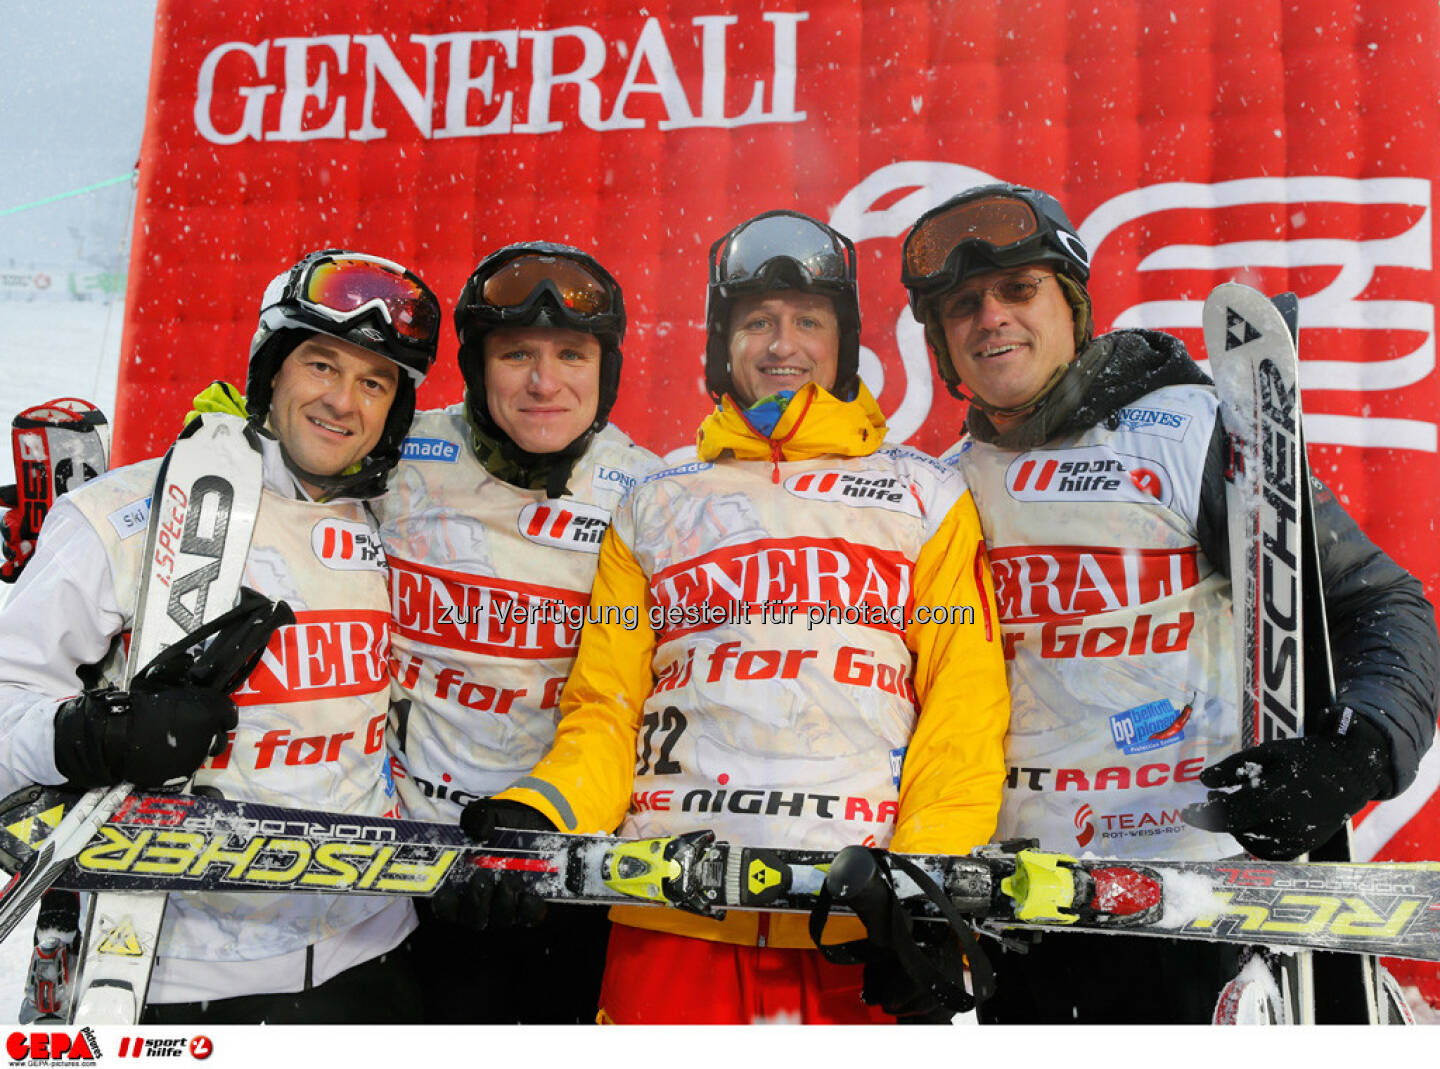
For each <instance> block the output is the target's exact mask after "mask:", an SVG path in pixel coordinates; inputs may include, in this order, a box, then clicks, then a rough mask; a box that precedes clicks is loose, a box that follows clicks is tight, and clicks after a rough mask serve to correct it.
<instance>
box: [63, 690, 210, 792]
mask: <svg viewBox="0 0 1440 1069" xmlns="http://www.w3.org/2000/svg"><path fill="white" fill-rule="evenodd" d="M237 720H238V716H237V714H236V710H235V703H234V702H232V701H231V700H230V697H229V695H227V694H224V693H222V692H221V691H218V690H211V689H208V688H205V687H187V686H171V687H161V688H158V689H156V690H146V689H143V688H137V689H134V690H132V691H131V692H130V693H129V694H127V693H125V692H124V691H122V690H116V689H115V688H113V687H106V688H104V689H103V690H87V691H85V692H84V693H83V694H79V695H77V696H76V697H74V698H71V699H70V700H69V701H67V702H65V703H64V704H62V705H61V706H60V708H59V709H58V710H56V713H55V767H56V768H57V769H58V770H59V771H60V774H61V775H62V776H64V777H65V779H66V780H67V781H68V782H70V783H72V784H74V785H75V786H77V787H106V786H109V785H111V784H114V783H122V782H130V783H134V784H135V785H136V786H138V787H160V786H163V785H165V784H166V783H170V782H173V781H176V780H183V779H185V778H186V777H188V776H190V775H191V774H192V773H194V771H195V770H196V769H197V768H199V767H200V765H201V764H202V763H203V762H204V760H205V758H206V757H207V756H211V755H214V754H218V753H220V751H221V750H222V749H223V748H224V746H225V742H226V732H228V731H230V730H231V729H233V728H234V727H235V724H236V722H237Z"/></svg>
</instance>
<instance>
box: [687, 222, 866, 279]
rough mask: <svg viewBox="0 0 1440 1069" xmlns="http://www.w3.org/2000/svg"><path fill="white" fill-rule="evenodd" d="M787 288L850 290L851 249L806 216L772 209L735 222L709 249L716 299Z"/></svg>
mask: <svg viewBox="0 0 1440 1069" xmlns="http://www.w3.org/2000/svg"><path fill="white" fill-rule="evenodd" d="M792 286H793V287H794V288H797V289H807V290H808V289H816V290H822V291H823V290H836V291H842V290H848V289H853V288H854V286H855V245H854V244H853V243H852V242H851V241H850V239H849V238H847V237H845V235H843V234H840V233H837V232H836V231H834V230H831V229H830V228H829V227H828V226H826V225H825V224H824V223H820V222H816V221H815V220H814V219H811V218H810V217H809V216H808V215H801V214H800V213H799V212H791V211H774V212H766V213H765V214H764V215H757V216H756V217H755V218H754V219H750V220H748V221H746V222H744V223H741V224H740V225H739V226H737V227H736V228H735V229H734V230H732V231H730V233H728V234H726V235H725V236H724V237H723V238H721V239H720V240H719V241H717V242H715V244H714V245H712V246H710V288H711V289H712V290H714V291H716V292H717V293H718V294H719V295H720V296H722V297H730V296H733V295H735V294H737V293H748V292H754V291H757V290H761V291H763V290H771V289H784V288H789V287H792Z"/></svg>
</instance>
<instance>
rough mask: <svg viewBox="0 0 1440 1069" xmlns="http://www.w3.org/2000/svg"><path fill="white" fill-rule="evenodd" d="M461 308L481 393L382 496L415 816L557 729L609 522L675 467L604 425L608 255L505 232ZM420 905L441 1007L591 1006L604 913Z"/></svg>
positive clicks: (486, 1019) (464, 346) (493, 784)
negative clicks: (638, 488) (637, 489)
mask: <svg viewBox="0 0 1440 1069" xmlns="http://www.w3.org/2000/svg"><path fill="white" fill-rule="evenodd" d="M455 327H456V332H457V333H458V334H459V337H460V370H461V373H462V375H463V376H464V380H465V400H464V402H463V403H461V404H458V405H454V406H452V407H450V408H446V409H443V410H436V411H430V412H421V413H420V414H418V415H417V416H416V418H415V421H414V425H413V427H412V429H411V431H410V437H409V438H408V439H406V441H405V444H404V449H403V456H402V459H401V461H400V463H399V465H398V467H397V469H396V472H395V477H394V479H393V480H392V482H391V486H390V492H389V493H388V494H387V495H386V496H385V498H384V499H383V500H382V501H381V502H380V503H379V514H380V520H381V534H382V537H383V539H384V544H385V551H386V555H387V556H388V558H389V562H390V573H391V592H392V616H393V627H392V634H391V640H392V650H393V660H392V666H393V670H394V676H395V687H396V693H395V699H396V700H395V705H394V715H393V716H392V718H391V725H390V728H391V729H390V749H391V752H392V754H393V762H392V764H393V768H394V772H395V778H396V785H397V788H398V790H399V793H400V798H401V802H402V804H403V807H404V812H405V815H406V816H407V817H410V818H413V819H419V820H435V821H444V822H449V823H454V822H456V821H458V820H459V818H460V815H461V812H462V810H463V809H464V807H465V806H466V804H467V803H469V802H472V801H474V800H476V799H479V798H482V797H485V796H487V795H492V794H496V793H498V792H499V791H501V790H503V789H504V788H506V787H508V786H509V785H510V784H511V783H512V782H513V781H515V780H516V779H519V778H520V777H522V776H523V775H525V774H526V773H528V772H529V770H530V768H531V767H532V766H533V765H534V764H535V762H536V761H538V760H539V759H540V757H541V756H542V755H543V754H544V753H545V751H546V750H547V749H548V748H549V746H550V744H551V742H552V740H553V738H554V734H555V724H556V722H557V720H558V719H559V704H560V691H561V688H562V687H563V686H564V684H565V679H566V677H567V676H568V675H569V674H570V665H571V661H572V659H573V658H574V656H575V650H576V647H577V646H578V643H579V636H580V631H581V628H582V627H583V626H587V615H588V614H587V605H588V602H589V594H590V585H591V582H592V580H593V578H594V575H595V562H596V558H597V553H598V551H599V548H600V540H601V536H602V535H603V534H604V532H605V529H606V527H607V526H608V525H609V522H610V514H611V512H612V511H613V510H614V509H615V507H616V505H617V503H618V502H619V501H620V499H621V497H622V496H623V495H624V494H625V492H626V491H627V490H628V489H629V488H630V487H632V486H633V485H635V484H636V483H637V482H638V481H640V480H641V479H643V478H644V476H645V474H646V473H647V472H649V471H651V470H653V469H654V468H655V467H657V466H658V461H657V459H656V458H655V456H654V455H653V454H651V453H650V452H648V451H647V450H645V449H642V448H640V447H639V446H637V445H635V444H634V443H633V442H631V441H630V439H629V438H628V437H626V435H625V434H624V433H623V432H621V431H620V430H619V429H618V428H616V427H614V426H611V425H610V423H609V416H610V410H611V408H612V407H613V405H614V403H615V399H616V394H617V391H618V389H619V384H620V364H621V352H620V344H621V341H622V339H623V338H624V335H625V307H624V302H623V297H622V294H621V290H620V286H619V285H618V284H617V283H616V281H615V279H614V278H613V277H611V275H610V274H609V272H607V271H606V270H605V269H604V268H603V267H602V266H601V265H600V264H599V262H598V261H596V260H595V259H594V258H593V257H592V256H590V255H589V254H587V253H585V252H582V251H581V250H579V249H576V248H572V247H570V246H568V245H559V244H553V243H549V242H522V243H518V244H513V245H507V246H505V247H504V248H501V249H499V250H497V251H496V252H494V253H492V254H490V255H489V256H487V257H485V258H484V259H483V260H482V261H481V262H480V264H479V265H478V266H477V267H476V268H475V271H474V272H473V273H472V274H471V276H470V279H469V280H468V281H467V282H466V284H465V287H464V289H463V291H462V292H461V294H460V298H459V301H458V302H457V304H456V307H455ZM532 816H533V815H532ZM502 823H504V822H503V821H502ZM511 823H512V824H513V823H514V821H513V820H512V821H511ZM541 824H542V825H543V826H545V827H548V826H549V825H548V824H545V823H544V822H543V821H541ZM522 826H523V825H522ZM420 913H421V927H420V929H419V930H418V931H417V933H416V934H415V936H414V937H413V939H412V941H411V951H412V954H413V956H414V959H415V962H416V964H417V967H418V970H419V974H420V978H421V982H422V984H423V986H424V989H425V1015H426V1019H427V1021H430V1022H433V1023H488V1024H502V1023H554V1024H560V1023H567V1022H568V1023H573V1022H577V1021H580V1022H589V1021H591V1020H593V1018H594V1015H595V1005H596V997H597V993H598V988H599V980H600V969H601V966H602V964H603V961H604V950H605V938H606V932H607V929H608V925H607V923H606V921H605V917H604V913H603V911H600V910H596V909H593V908H586V907H579V906H568V907H567V906H554V905H552V906H550V907H549V908H548V910H547V909H545V908H544V907H543V906H542V904H540V903H539V902H538V901H536V900H534V899H530V898H525V897H520V896H517V895H516V894H515V892H514V889H513V888H512V887H511V886H510V885H509V884H508V883H502V884H498V885H497V883H496V882H495V881H493V880H492V879H491V878H490V875H489V874H488V873H477V875H476V877H475V879H474V881H472V884H471V885H470V887H468V888H467V889H466V891H465V892H463V893H461V894H452V895H447V896H444V897H443V898H441V899H440V900H438V901H436V902H433V903H425V904H422V905H421V906H420ZM542 913H543V917H542ZM517 922H518V923H517Z"/></svg>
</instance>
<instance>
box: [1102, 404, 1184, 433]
mask: <svg viewBox="0 0 1440 1069" xmlns="http://www.w3.org/2000/svg"><path fill="white" fill-rule="evenodd" d="M1115 419H1116V420H1117V421H1118V423H1119V429H1120V430H1126V431H1134V432H1135V433H1137V434H1153V435H1155V436H1157V437H1159V438H1169V439H1170V440H1171V441H1173V442H1178V441H1180V440H1181V439H1182V438H1184V437H1185V434H1186V432H1187V431H1188V430H1189V429H1190V419H1191V417H1190V416H1188V415H1186V414H1185V413H1184V412H1171V411H1170V410H1169V409H1167V408H1140V407H1138V406H1136V407H1132V408H1122V409H1120V410H1119V411H1118V412H1116V413H1115Z"/></svg>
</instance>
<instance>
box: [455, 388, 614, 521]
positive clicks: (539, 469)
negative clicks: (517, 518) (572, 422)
mask: <svg viewBox="0 0 1440 1069" xmlns="http://www.w3.org/2000/svg"><path fill="white" fill-rule="evenodd" d="M465 422H466V423H467V424H468V425H469V427H470V448H471V450H472V451H473V452H474V454H475V459H476V460H478V461H479V462H480V466H481V467H483V468H484V469H485V470H486V471H488V472H489V473H490V474H491V475H493V476H494V477H495V478H497V479H499V480H500V481H501V482H507V483H509V484H510V485H511V486H518V487H520V488H522V489H525V490H544V491H545V494H546V496H547V497H551V498H557V497H562V496H564V495H565V494H568V493H570V487H569V485H568V483H569V480H570V473H571V472H572V471H573V470H574V468H575V463H576V462H577V461H578V460H579V459H580V457H581V456H582V455H584V453H585V450H587V449H589V448H590V442H591V441H592V440H593V439H594V437H595V433H596V428H595V426H594V425H593V424H592V425H591V426H589V427H586V428H585V430H584V432H582V433H581V434H580V436H579V437H578V438H576V439H574V440H573V441H571V442H570V443H569V444H568V445H566V446H565V447H563V448H562V449H558V450H556V451H555V452H553V453H530V452H527V451H526V450H524V449H521V448H520V446H519V445H517V444H516V443H515V440H514V439H512V438H511V437H510V436H509V435H508V434H506V433H505V432H504V431H503V430H501V428H500V427H499V425H498V424H496V422H495V420H494V419H493V418H492V417H491V415H490V411H489V405H488V404H486V402H485V395H484V394H483V392H482V393H479V394H478V395H477V393H476V392H475V391H473V390H470V389H467V390H466V391H465Z"/></svg>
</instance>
